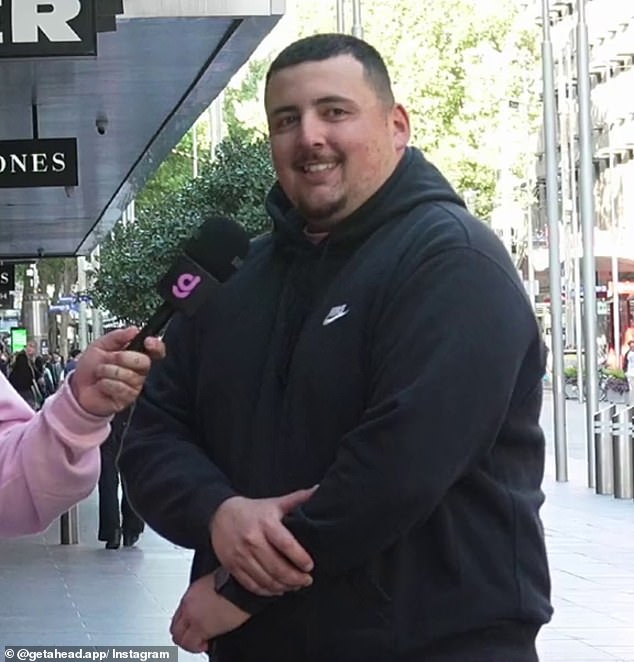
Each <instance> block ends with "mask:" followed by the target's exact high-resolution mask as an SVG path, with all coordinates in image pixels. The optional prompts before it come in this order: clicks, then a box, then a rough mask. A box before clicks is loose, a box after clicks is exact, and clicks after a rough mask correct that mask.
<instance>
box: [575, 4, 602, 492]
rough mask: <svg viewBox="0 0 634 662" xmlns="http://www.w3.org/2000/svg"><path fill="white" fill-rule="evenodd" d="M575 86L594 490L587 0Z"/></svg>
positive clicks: (581, 17)
mask: <svg viewBox="0 0 634 662" xmlns="http://www.w3.org/2000/svg"><path fill="white" fill-rule="evenodd" d="M577 13H578V24H577V85H578V90H579V163H580V172H579V194H580V195H579V202H580V205H579V206H580V212H581V232H582V238H583V258H582V269H581V272H582V278H583V309H584V310H583V312H584V315H583V322H584V330H585V349H586V360H585V367H586V448H587V458H588V487H594V484H595V478H596V465H595V458H594V453H593V444H594V438H593V432H592V425H593V420H594V412H595V411H597V410H598V408H599V397H598V379H599V378H598V370H597V293H596V289H595V288H596V282H595V281H596V276H595V259H594V214H595V211H594V173H593V168H594V166H593V163H592V155H593V151H594V150H593V145H592V115H591V102H590V55H589V53H590V49H589V43H588V25H587V23H586V0H577Z"/></svg>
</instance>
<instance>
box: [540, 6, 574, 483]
mask: <svg viewBox="0 0 634 662" xmlns="http://www.w3.org/2000/svg"><path fill="white" fill-rule="evenodd" d="M542 19H543V29H544V34H543V41H542V66H543V84H544V156H545V160H546V214H547V217H548V218H547V220H548V247H549V272H550V318H551V340H552V348H551V349H552V372H553V405H554V407H553V409H554V437H555V473H556V478H557V480H558V481H567V480H568V453H567V443H566V402H565V399H564V343H563V330H562V316H563V308H562V305H561V260H560V257H559V186H558V177H557V162H558V158H557V131H556V126H555V122H556V117H557V104H556V101H555V80H554V73H553V69H554V58H553V45H552V42H551V40H550V8H549V5H548V0H542Z"/></svg>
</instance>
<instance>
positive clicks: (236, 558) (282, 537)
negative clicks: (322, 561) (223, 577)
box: [210, 488, 316, 596]
mask: <svg viewBox="0 0 634 662" xmlns="http://www.w3.org/2000/svg"><path fill="white" fill-rule="evenodd" d="M315 489H316V488H313V489H310V490H298V491H297V492H291V493H290V494H286V495H284V496H281V497H276V498H270V499H246V498H244V497H232V498H230V499H227V500H226V501H224V502H223V503H222V504H221V505H220V507H219V508H218V510H216V513H215V515H214V517H213V518H212V521H211V525H210V531H211V544H212V546H213V548H214V551H215V553H216V556H217V557H218V560H219V561H220V563H221V565H222V566H223V567H224V568H225V570H227V571H228V572H229V573H230V574H231V575H233V577H234V578H235V579H236V580H237V581H238V582H239V583H240V584H241V585H242V586H243V587H244V588H246V589H247V591H251V592H252V593H255V594H257V595H265V596H271V595H282V594H284V593H286V592H288V591H293V590H296V589H299V588H302V587H306V586H310V585H311V584H312V578H311V576H310V574H309V573H310V572H311V571H312V569H313V560H312V559H311V558H310V556H309V555H308V553H307V552H306V550H305V549H304V548H303V547H302V546H301V545H300V544H299V543H298V542H297V540H296V539H295V537H294V536H293V535H292V534H291V532H290V531H289V530H288V529H287V528H286V527H285V526H284V524H282V518H283V517H284V515H286V514H287V513H289V512H290V511H291V510H293V509H295V508H297V507H298V506H300V505H301V504H302V503H304V502H305V501H307V500H308V499H309V498H310V497H311V495H312V494H313V492H314V491H315Z"/></svg>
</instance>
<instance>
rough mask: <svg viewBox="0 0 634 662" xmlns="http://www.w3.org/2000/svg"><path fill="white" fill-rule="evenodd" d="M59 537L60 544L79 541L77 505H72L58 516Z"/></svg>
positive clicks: (73, 543) (74, 543) (75, 543)
mask: <svg viewBox="0 0 634 662" xmlns="http://www.w3.org/2000/svg"><path fill="white" fill-rule="evenodd" d="M59 537H60V541H59V542H60V544H61V545H77V544H78V543H79V509H78V508H77V506H72V507H71V509H70V510H69V511H68V512H65V513H63V514H62V516H61V517H60V518H59Z"/></svg>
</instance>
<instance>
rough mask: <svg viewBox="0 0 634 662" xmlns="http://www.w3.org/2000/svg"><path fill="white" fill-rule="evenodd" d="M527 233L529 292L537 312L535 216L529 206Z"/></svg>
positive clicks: (533, 307)
mask: <svg viewBox="0 0 634 662" xmlns="http://www.w3.org/2000/svg"><path fill="white" fill-rule="evenodd" d="M526 234H527V235H528V239H527V241H526V265H527V270H526V271H527V274H528V292H529V297H530V300H531V307H532V309H533V312H535V310H536V307H535V299H536V295H537V292H535V267H534V264H533V216H532V211H531V209H530V208H529V209H528V210H527V212H526Z"/></svg>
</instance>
